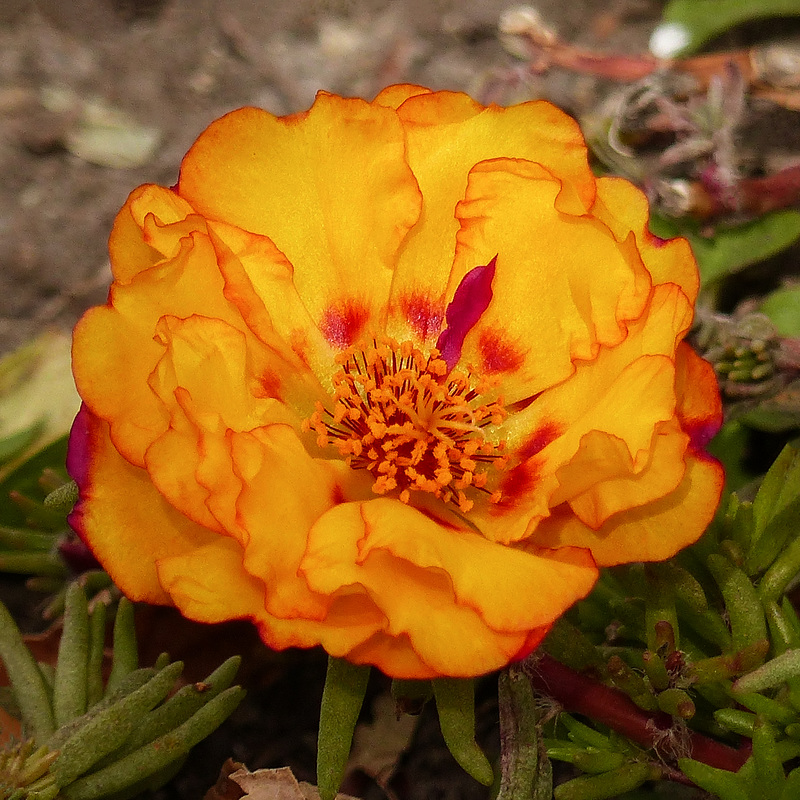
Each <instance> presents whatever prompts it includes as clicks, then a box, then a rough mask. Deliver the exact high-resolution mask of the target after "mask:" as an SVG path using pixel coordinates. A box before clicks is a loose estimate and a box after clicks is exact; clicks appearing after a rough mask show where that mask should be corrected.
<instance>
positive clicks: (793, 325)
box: [759, 287, 800, 336]
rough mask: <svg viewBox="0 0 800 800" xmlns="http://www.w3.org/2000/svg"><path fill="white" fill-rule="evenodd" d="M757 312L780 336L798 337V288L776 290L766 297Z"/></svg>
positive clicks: (799, 300) (799, 317) (799, 322)
mask: <svg viewBox="0 0 800 800" xmlns="http://www.w3.org/2000/svg"><path fill="white" fill-rule="evenodd" d="M759 311H760V312H761V313H762V314H766V315H767V316H768V317H769V318H770V320H772V324H773V325H774V326H775V328H776V330H777V331H778V333H779V334H780V335H781V336H800V287H791V288H784V289H777V290H776V291H774V292H772V293H771V294H769V295H767V297H766V299H765V300H764V302H763V303H762V304H761V308H759Z"/></svg>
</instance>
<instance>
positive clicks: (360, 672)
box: [317, 656, 370, 800]
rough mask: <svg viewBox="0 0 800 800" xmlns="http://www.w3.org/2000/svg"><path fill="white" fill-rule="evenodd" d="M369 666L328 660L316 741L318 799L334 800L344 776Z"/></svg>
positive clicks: (331, 658) (332, 659)
mask: <svg viewBox="0 0 800 800" xmlns="http://www.w3.org/2000/svg"><path fill="white" fill-rule="evenodd" d="M369 672H370V668H369V667H368V666H363V665H357V664H351V663H349V662H348V661H345V660H344V659H343V658H333V656H331V657H330V658H329V659H328V673H327V675H326V676H325V689H324V691H323V693H322V707H321V709H320V716H319V738H318V740H317V786H318V788H319V795H320V798H321V800H334V798H335V797H336V793H337V792H338V791H339V786H340V785H341V783H342V778H343V777H344V771H345V767H346V766H347V757H348V756H349V755H350V747H351V745H352V743H353V731H354V730H355V728H356V722H358V715H359V713H360V712H361V706H362V705H363V703H364V694H365V693H366V691H367V681H368V680H369Z"/></svg>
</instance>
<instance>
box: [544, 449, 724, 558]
mask: <svg viewBox="0 0 800 800" xmlns="http://www.w3.org/2000/svg"><path fill="white" fill-rule="evenodd" d="M723 482H724V474H723V471H722V467H721V466H720V465H719V463H718V462H716V461H714V460H713V459H709V458H708V457H698V456H695V455H693V454H691V453H690V454H688V455H687V457H686V472H685V474H684V477H683V480H682V481H681V482H680V484H678V487H677V488H676V489H675V491H674V492H671V493H670V494H667V495H665V496H664V497H662V498H660V499H658V500H655V501H653V502H651V503H647V504H645V505H643V506H638V507H636V508H632V509H630V510H628V511H623V512H622V513H620V514H615V515H613V516H612V517H609V519H607V520H606V522H604V523H603V524H602V525H601V526H600V527H599V528H598V529H597V530H594V529H592V528H591V527H589V526H588V525H586V524H585V523H583V522H582V521H581V520H580V519H579V518H578V517H577V516H576V515H575V514H573V513H572V511H571V510H570V509H569V507H568V506H562V507H560V508H559V509H557V510H556V512H555V513H554V514H553V515H552V516H551V517H549V518H548V519H546V520H544V521H543V522H541V523H540V524H539V526H538V527H537V528H536V532H535V534H534V535H533V537H532V541H534V542H535V543H537V544H539V545H542V546H544V547H563V546H564V545H572V546H574V547H586V548H589V549H590V550H591V551H592V555H593V556H594V558H595V559H596V561H597V564H598V566H602V567H610V566H614V565H615V564H626V563H630V562H632V561H663V560H664V559H666V558H670V557H671V556H673V555H675V553H677V552H678V551H679V550H681V549H682V548H684V547H686V546H688V545H690V544H692V543H694V542H695V541H697V539H698V538H699V537H700V535H701V534H702V533H703V531H704V530H705V529H706V527H707V526H708V524H709V523H710V522H711V519H712V518H713V516H714V512H715V511H716V510H717V505H718V503H719V498H720V494H721V492H722V485H723Z"/></svg>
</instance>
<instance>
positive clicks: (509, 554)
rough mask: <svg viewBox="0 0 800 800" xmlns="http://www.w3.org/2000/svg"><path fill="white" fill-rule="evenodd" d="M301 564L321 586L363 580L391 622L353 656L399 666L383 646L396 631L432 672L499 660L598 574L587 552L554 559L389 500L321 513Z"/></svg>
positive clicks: (476, 668) (464, 671) (327, 589)
mask: <svg viewBox="0 0 800 800" xmlns="http://www.w3.org/2000/svg"><path fill="white" fill-rule="evenodd" d="M409 531H413V535H409ZM562 557H565V554H562ZM476 563H480V564H481V569H475V564H476ZM301 572H302V573H303V574H304V575H305V576H306V579H307V580H308V582H309V585H310V586H311V587H312V588H314V589H316V590H317V591H319V592H321V593H325V594H327V593H331V592H335V591H338V590H340V589H341V588H342V587H344V586H363V587H364V589H365V590H366V592H367V593H368V594H369V597H370V598H371V600H372V602H373V603H374V604H375V605H376V606H377V607H378V608H379V609H380V610H381V611H382V612H383V613H384V614H385V615H386V618H387V625H386V628H385V630H384V635H383V636H382V637H379V638H377V639H376V640H373V641H371V642H370V643H369V644H367V645H365V646H364V651H363V652H361V653H360V654H359V655H356V656H353V655H348V657H349V658H351V657H352V658H356V659H357V660H361V659H364V658H366V655H365V654H366V652H367V651H368V652H369V653H370V654H371V655H370V658H371V659H374V663H378V661H380V663H381V664H385V666H384V667H382V668H385V669H387V670H388V672H389V674H393V675H395V674H397V673H396V672H395V668H394V666H393V665H392V664H390V663H387V662H388V660H389V656H388V654H385V655H384V656H383V657H379V656H378V655H377V653H378V647H377V645H378V643H379V642H383V643H384V645H386V644H388V639H387V636H388V637H391V638H392V639H394V640H395V641H394V642H393V643H392V650H391V651H390V652H393V651H396V650H397V649H398V648H401V649H402V646H403V645H404V643H405V642H406V641H407V642H408V646H410V647H411V648H412V650H413V652H414V653H416V656H417V657H418V658H419V660H420V661H422V662H423V663H424V664H425V665H426V666H427V668H428V670H429V671H430V674H444V675H453V676H458V675H475V674H480V673H482V672H487V671H490V670H492V669H496V668H498V667H500V666H503V665H504V664H506V663H508V661H509V660H510V659H511V658H513V657H514V656H515V654H517V653H518V652H519V651H520V649H521V648H522V647H523V645H524V644H525V642H526V641H527V639H528V634H529V633H530V632H531V630H532V629H534V628H538V627H540V626H546V625H549V624H550V623H552V622H553V620H554V619H555V618H556V617H557V616H558V615H559V614H560V613H563V611H564V610H565V609H566V608H567V607H568V606H569V605H570V604H571V603H573V602H574V601H575V600H577V599H578V598H579V597H582V596H584V595H585V594H586V593H587V592H588V591H589V589H590V588H591V586H592V585H593V584H594V581H595V579H596V570H595V568H594V565H593V562H592V561H591V559H590V558H589V557H588V555H587V554H584V553H580V552H578V551H570V553H569V554H568V555H567V556H566V557H565V560H563V561H561V560H558V561H557V560H553V561H551V560H549V559H547V558H545V557H541V556H538V555H533V554H530V553H524V552H523V551H521V550H514V549H511V548H506V547H502V546H500V545H494V544H492V543H490V542H487V541H486V540H485V539H483V538H482V537H481V536H479V535H477V534H475V533H473V532H471V531H467V530H452V529H451V528H449V527H447V526H445V525H442V524H440V523H439V522H437V521H436V520H434V519H431V518H429V517H428V516H426V515H424V514H421V513H420V512H419V511H417V510H415V509H413V508H411V507H409V506H406V505H404V504H402V503H399V502H398V501H395V500H388V499H378V500H372V501H369V502H366V503H346V504H344V505H340V506H336V507H335V508H334V509H332V510H331V511H329V512H328V513H327V514H325V515H324V516H323V517H321V518H320V519H319V521H318V522H317V523H316V524H315V525H314V527H313V528H312V531H311V535H310V537H309V546H308V551H307V553H306V555H305V557H304V558H303V561H302V564H301ZM406 661H408V663H411V662H412V661H413V659H411V658H409V659H403V660H402V662H403V663H405V662H406Z"/></svg>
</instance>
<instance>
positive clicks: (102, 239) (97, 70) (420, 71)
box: [0, 0, 663, 800]
mask: <svg viewBox="0 0 800 800" xmlns="http://www.w3.org/2000/svg"><path fill="white" fill-rule="evenodd" d="M513 5H515V4H514V3H512V2H507V1H505V0H395V2H391V3H390V2H382V3H381V2H369V0H350V1H348V0H329V1H328V2H322V1H321V0H320V2H313V0H261V1H259V0H219V2H216V0H0V176H2V177H0V353H3V352H6V351H8V350H10V349H12V348H13V347H15V346H17V345H19V344H21V343H22V342H24V341H26V340H27V339H30V338H31V337H32V336H34V335H35V334H37V333H38V332H40V331H42V330H44V329H46V328H48V327H55V328H60V329H62V330H68V329H69V328H70V327H71V326H72V325H73V324H74V323H75V321H76V320H77V318H78V317H79V315H80V314H81V313H82V312H83V310H85V309H86V308H87V307H88V306H90V305H93V304H97V303H102V302H103V301H104V299H105V295H106V290H107V285H108V282H109V280H110V271H109V267H108V260H107V253H106V240H107V236H108V232H109V230H110V227H111V223H112V220H113V218H114V215H115V214H116V212H117V210H118V209H119V207H120V206H121V204H122V203H123V202H124V200H125V197H126V196H127V194H128V193H129V192H130V191H131V190H132V189H133V188H135V187H136V186H138V185H139V184H141V183H143V182H155V183H160V184H164V185H170V184H172V183H173V182H174V181H175V179H176V177H177V173H178V166H179V163H180V159H181V157H182V155H183V154H184V153H185V152H186V150H187V149H188V147H189V146H190V145H191V144H192V142H193V141H194V140H195V138H196V137H197V135H198V134H199V133H200V132H201V131H202V130H203V128H204V127H205V126H206V125H207V124H209V123H210V122H211V121H212V120H213V119H215V118H217V117H219V116H220V115H221V114H223V113H225V112H227V111H229V110H231V109H234V108H237V107H239V106H242V105H257V106H262V107H264V108H266V109H268V110H269V111H271V112H273V113H276V114H285V113H289V112H293V111H298V110H302V109H305V108H307V107H308V106H309V105H310V103H311V102H312V101H313V98H314V94H315V92H316V91H317V90H319V89H327V90H331V91H335V92H337V93H340V94H344V95H356V96H363V97H366V98H371V97H372V96H374V95H375V94H376V93H377V92H378V91H379V90H380V89H381V88H382V87H383V86H385V85H387V84H390V83H397V82H413V83H421V84H424V85H427V86H430V87H431V88H434V89H456V90H464V91H468V92H470V93H472V94H473V96H475V97H476V98H477V99H479V100H482V101H488V100H489V99H497V100H499V101H501V102H504V103H509V102H513V101H515V100H525V99H530V98H533V97H543V98H547V99H550V100H552V101H554V102H555V103H557V104H558V105H560V106H561V107H563V108H565V109H566V110H567V111H569V112H571V113H573V114H574V115H578V116H580V115H581V113H583V112H584V111H586V110H587V109H590V108H592V107H594V106H596V104H597V103H598V101H599V100H601V99H602V97H603V96H604V93H607V92H608V91H609V87H608V86H607V85H605V84H604V83H603V82H602V81H599V80H597V79H595V78H592V77H587V76H580V75H575V74H571V73H567V72H564V71H560V70H555V69H554V70H551V71H549V72H548V73H546V74H545V75H540V76H535V77H532V78H530V77H528V79H527V80H525V81H524V82H521V83H519V82H517V83H516V84H515V83H514V82H513V81H510V82H507V83H505V84H504V86H505V88H504V90H503V93H502V96H500V97H489V96H488V94H489V89H488V88H487V87H489V86H490V85H491V84H492V82H493V81H494V82H495V83H496V79H497V77H498V76H500V77H502V76H508V75H511V74H513V72H514V70H515V69H518V68H519V67H520V64H521V62H519V61H517V60H515V59H513V58H512V57H511V56H510V55H509V54H508V53H506V51H505V50H504V49H503V47H502V45H501V43H500V41H499V39H498V36H497V23H498V20H499V17H500V15H501V14H502V13H503V11H505V10H506V9H508V8H510V7H511V6H513ZM537 7H538V9H539V11H540V12H541V13H542V16H543V17H544V19H545V20H546V21H547V22H548V23H550V24H552V25H553V26H554V27H555V28H556V29H557V31H558V32H559V34H560V35H561V36H562V38H564V39H565V40H567V41H570V42H574V43H578V44H582V45H585V46H589V47H592V48H597V49H606V50H609V51H616V52H624V53H635V52H641V51H645V50H646V47H647V41H648V38H649V35H650V33H651V32H652V29H653V27H654V26H655V25H656V24H657V22H658V20H659V18H660V14H661V9H662V7H663V2H661V0H606V1H605V2H602V3H600V2H596V1H594V2H593V1H592V0H569V2H565V1H564V0H541V1H540V2H538V3H537ZM501 83H503V81H501ZM92 108H93V109H95V111H96V110H97V109H98V108H100V109H101V110H100V112H97V113H100V114H101V116H102V115H105V117H104V119H106V120H108V119H113V125H112V126H111V127H112V128H114V130H116V131H117V133H119V132H120V131H122V132H123V133H124V134H125V135H127V136H129V139H128V140H126V141H129V146H128V145H122V146H120V145H118V144H117V145H116V147H117V151H119V150H120V149H121V150H122V153H121V155H122V156H123V157H124V156H126V155H127V156H129V157H130V158H131V159H132V160H133V161H134V162H136V163H134V164H132V165H131V166H127V167H123V166H120V165H117V166H112V165H110V164H109V163H108V162H109V157H108V155H107V154H106V155H103V153H104V151H103V147H102V143H101V145H99V146H98V145H97V143H95V146H94V148H93V147H91V146H88V147H87V146H80V143H79V142H78V143H76V141H77V140H76V132H79V131H80V130H81V126H82V125H85V123H86V117H87V114H89V111H88V110H87V109H92ZM119 113H122V114H124V115H127V116H124V117H121V118H120V117H118V116H116V117H115V116H114V115H115V114H117V115H118V114H119ZM115 126H116V127H115ZM148 137H152V138H153V139H157V141H158V144H157V146H155V147H154V148H152V152H151V153H150V154H147V153H146V152H144V151H146V150H147V147H145V146H144V145H145V144H146V143H147V141H149V140H148ZM98 147H99V150H98ZM140 148H141V150H142V152H144V154H142V152H139V149H140ZM137 152H139V155H137ZM115 158H116V159H117V161H119V159H120V153H119V152H116V156H115ZM112 160H113V159H112ZM3 582H4V584H5V586H6V587H8V586H9V585H10V584H13V583H17V585H19V582H17V581H14V580H13V579H6V578H3ZM148 614H149V612H148V610H144V616H145V620H144V621H143V626H144V627H143V630H142V634H143V640H144V641H145V643H146V644H147V652H146V653H145V657H144V658H143V661H145V662H146V661H147V659H148V658H149V659H150V660H151V661H152V659H153V658H154V657H155V655H157V653H158V651H159V650H160V649H164V648H165V647H166V648H168V649H169V650H170V651H171V654H172V655H173V657H175V658H178V657H180V658H184V659H186V660H187V662H188V668H189V671H190V677H191V678H192V679H195V680H196V679H199V678H200V677H202V676H203V675H204V674H205V673H206V672H208V671H210V670H211V669H212V668H213V667H214V666H216V664H218V663H219V661H220V660H221V659H222V658H223V657H224V656H225V655H227V654H229V653H231V652H240V653H242V654H243V655H244V656H245V667H244V670H243V673H242V676H241V678H242V682H243V683H244V684H245V685H246V686H247V688H248V691H249V695H248V699H247V700H246V702H245V703H244V704H243V705H242V706H241V707H240V708H239V710H238V711H237V712H236V713H235V714H234V716H233V717H232V718H231V719H230V720H229V721H228V723H226V724H225V725H224V726H223V728H221V729H220V730H219V731H218V732H217V733H216V734H215V735H214V736H212V737H211V738H210V739H209V740H207V741H206V742H204V743H203V744H202V745H200V746H199V747H198V748H196V750H195V751H194V753H193V755H192V757H191V758H190V760H189V762H188V764H187V767H186V769H185V770H184V771H183V773H181V775H180V776H179V777H178V778H177V779H175V780H174V781H173V782H172V783H171V784H170V785H169V786H168V787H166V788H164V789H162V790H160V791H159V792H158V793H157V798H158V800H194V799H197V800H199V798H201V797H202V796H203V794H204V792H205V791H206V789H208V788H209V787H210V786H211V785H212V784H213V783H214V780H215V778H216V775H217V773H218V772H219V769H220V766H221V765H222V762H223V761H224V760H225V758H227V757H228V756H231V757H233V758H235V759H237V760H239V761H243V762H246V763H247V765H248V767H249V768H250V769H251V770H255V769H259V768H264V767H278V766H291V767H292V768H293V769H294V770H295V773H296V774H297V776H298V777H299V778H300V779H302V780H310V781H313V780H314V754H315V746H316V741H315V737H316V725H317V715H318V713H319V701H320V697H321V693H322V683H323V680H324V672H325V658H324V654H322V653H319V652H311V653H288V654H278V655H275V654H271V653H267V652H266V651H265V649H264V648H263V647H261V646H260V644H259V643H258V642H257V641H256V639H255V637H254V635H253V633H252V631H251V630H250V629H249V628H247V627H243V626H233V627H227V628H224V629H222V630H221V631H216V632H209V631H208V630H207V629H203V628H200V627H199V626H189V627H186V626H177V627H176V625H177V624H176V622H175V619H174V617H163V618H161V617H158V616H157V615H156V616H155V617H153V616H152V615H149V616H148ZM151 651H152V652H151ZM176 651H177V652H176ZM386 688H387V682H386V681H385V679H383V678H382V677H381V676H373V681H372V684H371V689H370V698H372V697H374V696H376V695H377V694H378V693H380V692H381V691H385V690H386ZM495 695H496V686H495V684H494V682H493V680H492V679H487V680H486V681H484V682H482V683H480V684H479V687H478V711H479V716H478V734H479V740H480V741H481V743H482V745H483V746H484V747H485V748H486V749H487V752H488V753H489V754H490V756H492V757H495V756H496V755H497V752H498V747H499V744H498V731H497V722H496V721H497V709H496V697H495ZM367 707H369V703H368V704H367ZM367 718H368V712H367ZM345 789H346V790H348V791H350V792H351V793H353V794H359V795H361V796H363V797H365V798H369V799H370V800H371V798H383V797H387V796H389V797H390V798H392V797H396V798H401V799H402V800H435V799H436V800H445V799H446V798H452V799H453V800H456V799H457V798H458V799H459V800H460V799H463V800H471V799H472V798H475V800H478V798H485V797H488V790H487V789H485V788H484V787H481V786H479V785H478V784H477V783H475V782H474V781H472V780H471V779H470V778H469V777H467V776H466V775H465V774H464V773H463V772H462V771H461V770H460V769H459V768H458V767H457V766H456V765H455V763H454V762H453V760H452V757H451V756H450V755H449V753H448V752H447V750H446V748H445V747H444V744H443V742H442V740H441V735H440V733H439V731H438V723H437V721H436V717H435V714H434V713H433V712H432V711H431V709H429V708H428V709H426V710H425V712H424V713H423V715H422V718H421V720H420V724H419V726H418V728H417V732H416V735H415V738H414V740H413V744H412V747H411V749H410V750H409V752H408V753H407V754H406V755H405V756H404V757H403V759H402V760H401V762H400V764H399V768H398V770H397V772H396V774H395V777H394V778H393V779H392V781H391V783H390V784H389V792H390V794H389V795H387V794H386V793H385V792H384V791H383V790H381V789H379V788H378V787H377V785H376V784H375V783H374V782H373V781H371V780H369V779H368V778H366V777H363V779H362V778H360V777H359V776H358V775H355V776H351V777H350V779H349V781H348V784H347V786H346V787H345Z"/></svg>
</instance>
